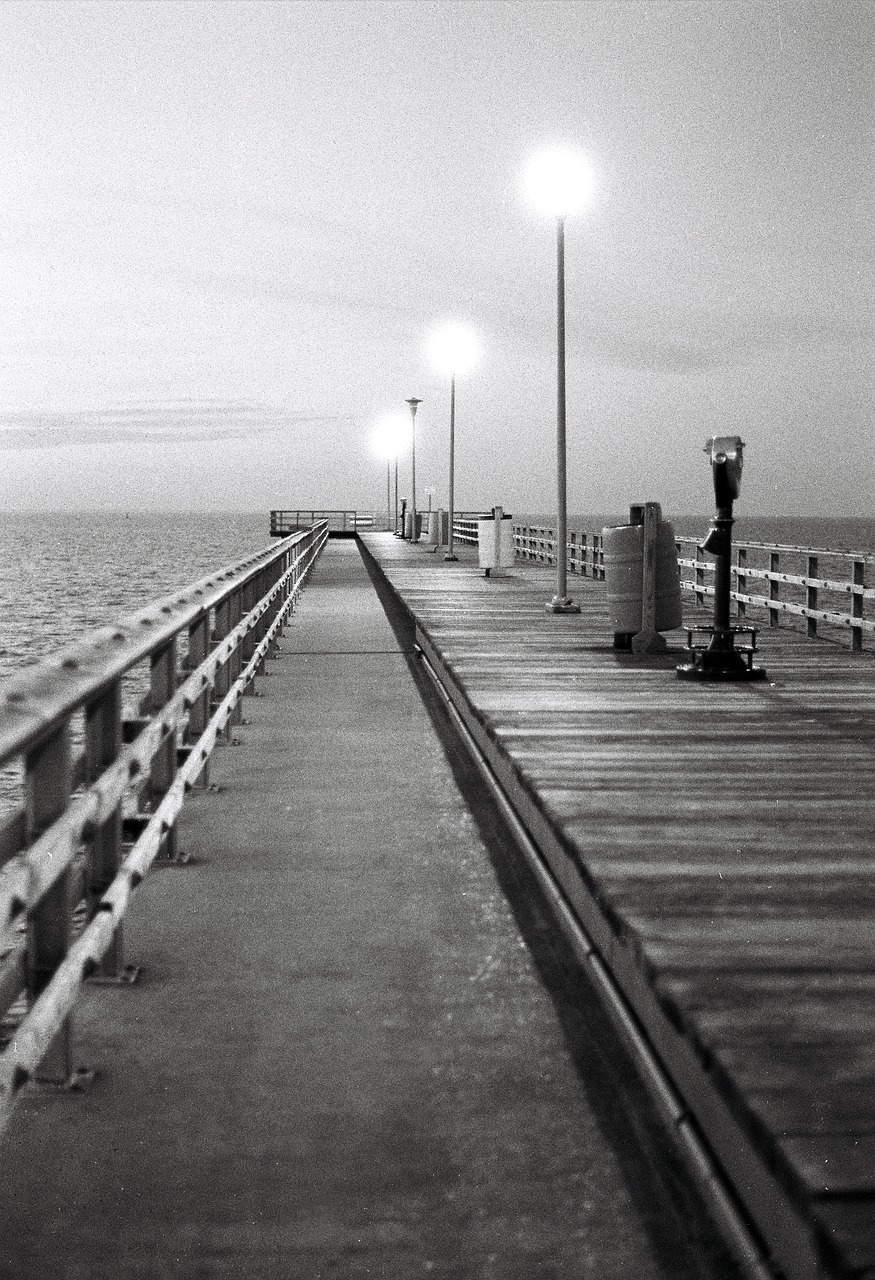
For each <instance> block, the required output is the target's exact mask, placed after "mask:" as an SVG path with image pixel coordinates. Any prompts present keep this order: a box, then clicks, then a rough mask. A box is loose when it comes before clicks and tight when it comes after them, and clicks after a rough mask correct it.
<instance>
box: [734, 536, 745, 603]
mask: <svg viewBox="0 0 875 1280" xmlns="http://www.w3.org/2000/svg"><path fill="white" fill-rule="evenodd" d="M746 568H747V547H736V548H735V583H736V590H737V591H738V594H739V595H740V596H744V595H747V574H746V573H745V569H746ZM735 613H736V616H737V617H738V618H739V619H744V618H745V616H746V615H747V604H746V603H745V601H744V600H736V602H735Z"/></svg>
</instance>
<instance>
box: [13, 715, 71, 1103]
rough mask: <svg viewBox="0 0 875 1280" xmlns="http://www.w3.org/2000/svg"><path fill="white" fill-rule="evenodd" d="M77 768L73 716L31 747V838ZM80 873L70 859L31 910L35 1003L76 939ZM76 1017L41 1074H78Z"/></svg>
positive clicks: (27, 785)
mask: <svg viewBox="0 0 875 1280" xmlns="http://www.w3.org/2000/svg"><path fill="white" fill-rule="evenodd" d="M71 786H72V771H71V764H70V730H69V724H68V722H67V721H65V722H64V723H63V725H62V726H61V728H60V729H57V730H56V731H55V732H54V733H53V734H52V735H51V737H49V738H47V739H46V740H45V741H43V742H42V743H40V745H39V746H38V747H34V748H33V750H31V751H30V752H28V754H27V755H26V757H25V761H24V813H25V836H26V843H27V844H28V845H29V844H32V843H33V841H34V840H35V839H36V838H37V836H39V835H40V834H41V832H43V831H44V830H45V829H46V828H47V827H49V826H51V824H52V823H53V822H54V821H55V820H56V819H57V818H59V817H60V816H61V814H62V813H63V812H64V810H65V809H66V807H67V804H68V802H69V799H70V791H71ZM75 897H76V893H75V877H74V874H73V868H72V866H70V865H68V866H67V867H66V868H65V870H64V871H62V872H61V874H60V876H58V878H57V880H56V881H55V883H54V884H53V885H52V887H51V889H49V891H48V893H46V894H44V895H43V897H42V899H41V900H40V902H39V903H38V904H37V905H36V906H35V907H34V909H33V911H31V913H30V915H29V917H28V922H27V991H28V999H29V1002H30V1003H31V1004H32V1003H33V1002H34V1001H35V1000H36V999H37V997H38V996H39V995H41V994H42V992H43V991H44V990H45V989H46V987H47V986H48V985H49V983H50V982H51V980H52V977H53V976H54V974H55V972H56V971H57V969H58V966H59V965H60V964H61V962H62V961H63V959H64V957H65V956H66V954H67V952H68V951H69V949H70V944H71V942H72V940H73V912H74V910H75V907H76V903H75V901H74V898H75ZM72 1039H73V1035H72V1019H71V1018H69V1017H68V1018H66V1019H65V1020H64V1024H63V1026H62V1027H61V1030H60V1031H59V1032H58V1034H57V1035H56V1036H55V1038H54V1040H53V1041H52V1043H51V1045H50V1046H49V1048H48V1051H47V1052H46V1054H45V1055H44V1057H43V1059H42V1061H41V1063H40V1065H39V1067H38V1069H37V1072H36V1075H37V1079H39V1080H44V1081H47V1082H50V1083H52V1084H67V1083H68V1082H69V1081H70V1080H71V1079H72V1077H73V1047H72Z"/></svg>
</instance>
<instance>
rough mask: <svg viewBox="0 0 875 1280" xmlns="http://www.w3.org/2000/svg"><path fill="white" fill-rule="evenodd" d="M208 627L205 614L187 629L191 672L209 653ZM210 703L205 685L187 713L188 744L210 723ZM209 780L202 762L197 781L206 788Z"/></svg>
mask: <svg viewBox="0 0 875 1280" xmlns="http://www.w3.org/2000/svg"><path fill="white" fill-rule="evenodd" d="M209 625H210V619H209V616H208V615H207V614H204V616H203V617H202V618H199V619H198V620H197V622H193V623H192V624H191V626H190V627H189V629H188V661H187V666H188V669H189V670H191V671H195V670H197V668H198V667H199V666H200V665H201V663H202V662H205V661H206V659H207V655H208V653H209V643H210V641H209ZM211 701H212V690H211V689H210V687H209V685H205V686H204V689H203V691H202V692H201V693H199V694H198V696H197V697H196V698H195V700H194V702H193V703H192V705H191V709H190V711H189V713H188V725H187V727H186V730H185V740H186V742H188V743H192V742H197V740H198V738H199V737H200V736H201V734H202V733H203V732H204V730H205V729H206V727H207V725H208V724H209V722H210V704H211ZM209 780H210V765H209V761H208V760H207V761H205V762H204V767H203V769H202V770H201V773H200V775H199V778H198V781H199V782H201V783H202V785H203V786H207V785H208V783H209Z"/></svg>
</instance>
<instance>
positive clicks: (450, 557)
mask: <svg viewBox="0 0 875 1280" xmlns="http://www.w3.org/2000/svg"><path fill="white" fill-rule="evenodd" d="M458 558H459V557H458V556H450V555H446V556H444V559H445V560H448V561H456V560H458Z"/></svg>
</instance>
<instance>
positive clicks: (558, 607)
mask: <svg viewBox="0 0 875 1280" xmlns="http://www.w3.org/2000/svg"><path fill="white" fill-rule="evenodd" d="M544 608H545V609H546V610H547V612H548V613H580V605H579V604H576V603H575V602H574V601H573V600H572V599H571V598H570V596H554V597H553V599H552V600H548V601H547V603H546V604H545V605H544Z"/></svg>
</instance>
